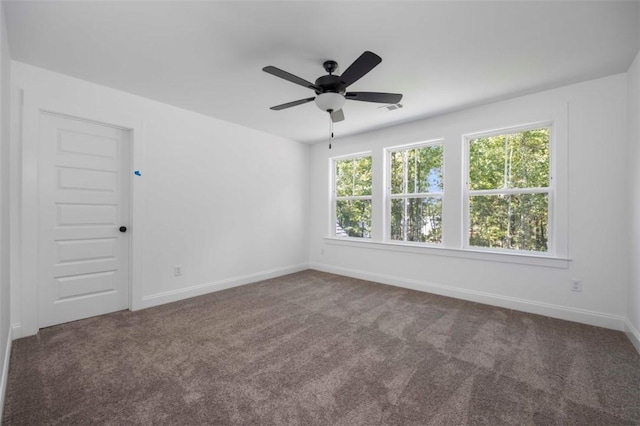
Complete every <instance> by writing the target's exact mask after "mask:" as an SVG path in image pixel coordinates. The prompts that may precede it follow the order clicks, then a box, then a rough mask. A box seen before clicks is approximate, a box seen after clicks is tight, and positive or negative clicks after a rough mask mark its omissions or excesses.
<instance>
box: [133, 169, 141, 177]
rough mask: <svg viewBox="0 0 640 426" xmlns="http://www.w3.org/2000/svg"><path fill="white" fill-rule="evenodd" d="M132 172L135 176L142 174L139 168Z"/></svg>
mask: <svg viewBox="0 0 640 426" xmlns="http://www.w3.org/2000/svg"><path fill="white" fill-rule="evenodd" d="M133 174H134V175H136V176H142V173H140V170H136V171H134V172H133Z"/></svg>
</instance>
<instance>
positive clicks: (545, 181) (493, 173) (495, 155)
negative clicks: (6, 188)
mask: <svg viewBox="0 0 640 426" xmlns="http://www.w3.org/2000/svg"><path fill="white" fill-rule="evenodd" d="M548 186H549V129H548V128H543V129H535V130H527V131H523V132H517V133H511V134H506V135H496V136H488V137H483V138H477V139H471V140H470V146H469V189H471V190H477V189H500V188H546V187H548Z"/></svg>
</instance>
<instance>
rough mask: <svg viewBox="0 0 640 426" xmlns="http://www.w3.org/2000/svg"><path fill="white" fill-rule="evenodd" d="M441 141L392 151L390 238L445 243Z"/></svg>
mask: <svg viewBox="0 0 640 426" xmlns="http://www.w3.org/2000/svg"><path fill="white" fill-rule="evenodd" d="M443 151H444V150H443V146H442V144H431V145H423V146H418V147H411V148H406V149H399V150H395V151H390V152H389V166H390V171H389V178H390V185H389V187H390V191H389V198H388V199H389V207H390V212H391V214H390V217H389V224H390V228H391V229H390V238H391V240H398V241H413V242H421V243H441V242H442V197H443V192H444V180H443Z"/></svg>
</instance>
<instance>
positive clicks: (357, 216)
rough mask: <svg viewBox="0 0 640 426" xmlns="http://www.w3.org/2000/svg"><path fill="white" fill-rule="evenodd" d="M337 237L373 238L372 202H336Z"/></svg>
mask: <svg viewBox="0 0 640 426" xmlns="http://www.w3.org/2000/svg"><path fill="white" fill-rule="evenodd" d="M336 221H337V222H336V236H338V237H362V238H371V200H338V201H336Z"/></svg>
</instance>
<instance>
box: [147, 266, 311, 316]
mask: <svg viewBox="0 0 640 426" xmlns="http://www.w3.org/2000/svg"><path fill="white" fill-rule="evenodd" d="M305 269H309V264H307V263H301V264H299V265H292V266H286V267H283V268H276V269H269V270H267V271H261V272H256V273H253V274H248V275H241V276H238V277H232V278H227V279H224V280H220V281H215V282H210V283H204V284H198V285H194V286H190V287H185V288H181V289H177V290H171V291H165V292H162V293H156V294H151V295H149V296H144V297H142V301H141V303H140V305H139V308H140V309H145V308H150V307H152V306H158V305H163V304H165V303H171V302H176V301H178V300H182V299H189V298H191V297H196V296H202V295H203V294H207V293H213V292H215V291H220V290H226V289H228V288H232V287H238V286H241V285H245V284H251V283H255V282H258V281H262V280H268V279H270V278H276V277H280V276H282V275H287V274H293V273H294V272H300V271H304V270H305Z"/></svg>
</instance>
